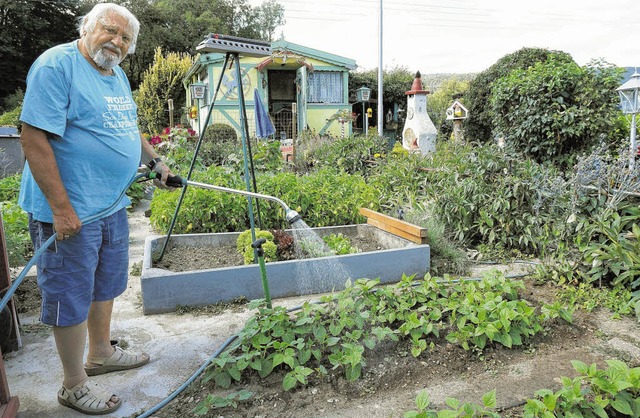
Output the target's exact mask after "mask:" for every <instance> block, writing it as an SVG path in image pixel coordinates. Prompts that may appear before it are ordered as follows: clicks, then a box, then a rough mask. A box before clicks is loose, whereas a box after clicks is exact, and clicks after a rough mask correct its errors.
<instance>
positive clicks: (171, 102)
mask: <svg viewBox="0 0 640 418" xmlns="http://www.w3.org/2000/svg"><path fill="white" fill-rule="evenodd" d="M167 104H168V105H169V128H173V126H174V125H173V99H168V100H167Z"/></svg>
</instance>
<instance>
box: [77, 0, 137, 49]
mask: <svg viewBox="0 0 640 418" xmlns="http://www.w3.org/2000/svg"><path fill="white" fill-rule="evenodd" d="M110 13H115V14H117V15H118V16H121V17H123V18H124V19H125V20H126V21H127V23H128V24H129V28H130V29H131V30H132V31H133V34H132V41H131V45H130V46H129V50H128V51H127V53H128V54H133V53H134V52H135V51H136V42H137V40H138V32H140V22H138V19H136V17H135V16H134V15H133V13H131V12H130V11H129V9H127V8H126V7H124V6H120V5H118V4H114V3H98V4H96V5H95V6H94V7H93V9H91V11H90V12H89V13H87V14H86V15H84V16H82V17H80V18H79V19H78V32H80V36H82V35H83V34H84V33H85V32H93V30H94V29H95V27H96V22H97V21H98V20H99V19H100V18H102V17H104V16H106V15H108V14H110Z"/></svg>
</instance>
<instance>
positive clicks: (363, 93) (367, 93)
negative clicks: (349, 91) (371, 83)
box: [356, 86, 371, 102]
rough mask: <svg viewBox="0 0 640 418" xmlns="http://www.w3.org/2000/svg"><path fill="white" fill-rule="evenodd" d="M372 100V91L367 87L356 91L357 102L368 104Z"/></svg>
mask: <svg viewBox="0 0 640 418" xmlns="http://www.w3.org/2000/svg"><path fill="white" fill-rule="evenodd" d="M370 98H371V89H370V88H368V87H365V86H362V87H360V88H359V89H356V101H357V102H368V101H369V99H370Z"/></svg>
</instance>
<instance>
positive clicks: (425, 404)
mask: <svg viewBox="0 0 640 418" xmlns="http://www.w3.org/2000/svg"><path fill="white" fill-rule="evenodd" d="M415 402H416V407H417V408H418V410H417V411H408V412H405V413H404V417H405V418H432V417H433V418H437V417H451V418H455V417H499V416H500V415H499V414H498V413H496V412H493V411H492V409H495V408H496V390H495V389H494V390H492V391H491V392H487V393H485V394H484V395H483V396H482V405H477V404H473V403H462V402H460V401H459V400H457V399H455V398H447V399H446V401H445V402H446V404H447V406H448V407H449V408H451V409H441V410H438V411H436V410H433V409H429V404H430V402H429V393H428V392H427V391H426V390H421V391H420V392H419V393H418V396H416V401H415Z"/></svg>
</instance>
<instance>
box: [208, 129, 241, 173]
mask: <svg viewBox="0 0 640 418" xmlns="http://www.w3.org/2000/svg"><path fill="white" fill-rule="evenodd" d="M231 155H235V156H236V158H235V159H236V160H238V159H241V158H242V145H241V144H240V140H239V139H238V135H237V134H236V130H235V129H233V127H232V126H229V125H227V124H224V123H215V124H213V125H211V126H209V127H208V128H207V129H206V131H205V132H204V138H203V139H202V144H201V145H200V151H199V152H198V159H199V160H200V161H202V164H204V165H205V166H206V167H209V166H212V165H223V164H225V163H227V162H228V161H229V157H230V156H231Z"/></svg>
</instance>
